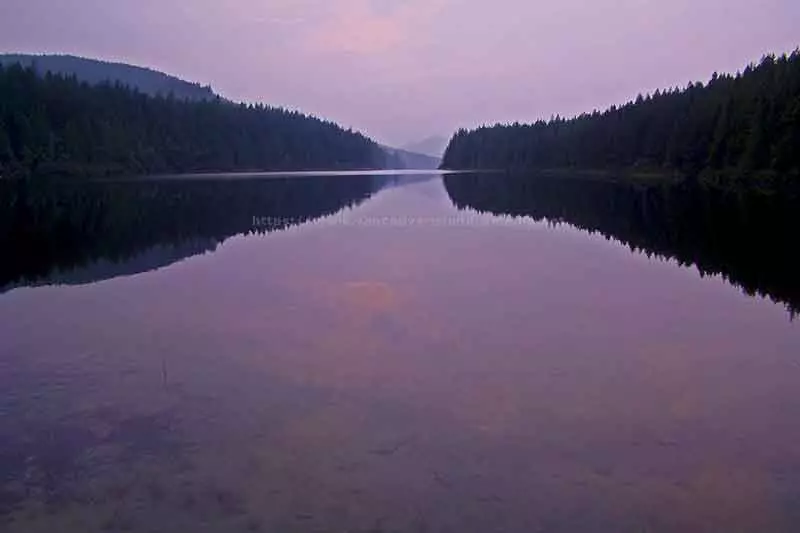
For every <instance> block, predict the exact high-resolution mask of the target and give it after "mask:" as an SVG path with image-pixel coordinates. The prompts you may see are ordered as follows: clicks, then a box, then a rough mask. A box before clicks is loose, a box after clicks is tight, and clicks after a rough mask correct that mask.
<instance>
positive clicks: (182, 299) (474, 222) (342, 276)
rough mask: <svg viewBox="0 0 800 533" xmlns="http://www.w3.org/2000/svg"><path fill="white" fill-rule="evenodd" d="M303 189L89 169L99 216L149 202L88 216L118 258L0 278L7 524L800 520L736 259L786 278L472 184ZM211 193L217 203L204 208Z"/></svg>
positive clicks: (323, 181) (794, 451) (787, 411)
mask: <svg viewBox="0 0 800 533" xmlns="http://www.w3.org/2000/svg"><path fill="white" fill-rule="evenodd" d="M494 178H495V181H494V182H493V187H503V185H502V183H503V182H502V181H499V180H502V179H503V178H501V177H494ZM483 179H489V178H488V177H487V178H483ZM292 180H293V181H291V182H290V181H289V180H280V179H276V178H272V179H269V180H264V181H260V180H234V181H220V180H217V181H215V180H208V179H205V180H185V181H182V182H181V181H176V180H171V181H170V180H166V181H163V182H162V181H159V180H148V181H146V182H139V183H137V182H130V183H127V184H119V183H118V184H111V185H105V184H94V185H92V184H89V185H75V186H74V187H75V188H76V190H78V189H80V191H78V192H75V191H73V193H74V194H75V195H77V196H76V197H79V198H82V199H83V200H81V201H75V202H74V205H75V206H80V207H75V208H74V209H87V210H88V211H89V212H95V211H91V208H90V207H87V206H92V205H99V206H102V205H106V204H105V203H104V202H112V205H113V202H114V200H113V198H115V197H118V198H121V199H124V198H129V197H130V195H135V196H136V197H137V198H140V199H141V198H149V200H148V201H143V200H140V201H139V202H138V203H136V204H133V205H137V206H139V207H137V209H140V210H141V212H142V213H144V215H142V216H141V217H140V218H141V220H142V221H143V222H142V223H141V225H140V226H138V230H137V229H134V230H129V228H131V227H134V225H131V224H121V225H120V227H122V228H128V229H126V231H127V233H122V234H119V233H114V232H113V231H112V229H113V228H114V227H115V225H114V223H113V222H114V219H113V216H112V217H111V218H109V219H92V220H103V222H101V223H99V225H98V226H97V228H96V230H92V231H93V233H92V234H93V235H95V236H99V237H98V239H99V240H101V241H104V244H103V249H102V250H98V249H96V248H86V249H83V248H80V246H79V243H78V242H77V241H78V240H79V239H73V240H72V241H69V240H67V239H66V238H65V239H62V241H61V252H63V253H61V255H59V254H58V253H54V255H55V256H58V257H59V261H60V262H56V261H55V260H54V259H53V258H50V259H48V260H49V261H51V262H52V263H53V264H59V265H61V267H60V270H59V271H58V272H49V273H43V272H42V269H41V268H40V269H38V271H37V274H36V275H35V276H34V275H32V273H33V270H31V268H32V267H31V265H33V264H40V263H36V262H35V261H34V260H33V259H31V260H30V261H29V262H28V263H27V265H28V273H29V274H31V275H30V276H29V279H27V280H26V279H25V278H22V279H17V281H16V282H15V283H14V284H13V285H10V287H11V286H13V287H16V288H11V289H10V290H7V291H6V292H4V293H3V294H0V413H2V420H3V423H2V424H0V442H2V443H3V445H2V448H0V524H2V526H3V529H4V530H5V531H9V532H14V533H16V532H22V531H25V532H31V531H54V530H58V531H81V532H92V531H123V530H127V531H165V532H166V531H283V532H293V531H296V532H306V531H337V532H341V531H354V532H355V531H386V532H389V531H420V532H421V531H429V532H433V531H436V532H440V531H441V532H445V531H453V532H456V531H458V532H481V533H482V532H488V531H508V532H535V531H547V532H574V531H594V532H609V533H610V532H615V533H616V532H634V531H636V532H640V531H658V532H701V531H725V532H754V531H770V532H784V531H785V532H790V531H794V530H795V527H796V524H798V523H800V483H798V479H800V477H798V476H799V475H800V448H798V446H797V444H796V443H797V442H800V427H799V426H798V425H797V423H796V421H797V420H798V417H799V416H800V392H798V389H797V383H798V382H799V381H800V364H798V359H797V356H798V354H800V326H798V324H797V323H796V322H793V321H791V319H790V314H789V313H788V312H787V310H786V306H787V305H789V306H790V307H791V305H792V304H793V303H796V301H794V300H793V294H795V293H793V292H792V291H791V290H783V291H782V292H781V290H779V289H786V287H785V285H781V284H780V283H771V282H770V280H769V279H767V280H766V281H764V279H765V278H764V277H763V276H762V277H761V278H758V280H757V282H755V281H753V279H756V278H754V277H752V276H749V275H743V274H741V273H742V272H744V273H745V274H749V273H750V271H749V270H747V269H746V268H743V269H740V270H737V269H736V268H734V266H731V267H730V268H728V267H726V268H727V271H725V272H722V274H724V275H726V276H727V277H729V278H731V279H732V280H733V281H738V282H739V283H744V282H745V281H744V280H745V279H746V280H748V281H749V282H753V283H754V284H756V285H758V284H759V283H761V285H759V286H764V287H771V288H776V287H777V288H779V289H775V290H776V291H777V292H776V293H775V294H772V295H771V296H773V298H775V299H776V300H780V301H782V302H783V303H774V302H773V301H771V300H770V299H768V298H764V297H759V296H755V297H754V296H748V295H746V294H744V293H743V292H742V290H741V289H739V288H737V287H735V286H733V285H732V284H731V283H729V282H727V281H725V280H724V279H723V278H722V277H721V276H719V275H716V276H710V277H702V276H701V275H700V274H699V272H698V269H697V268H696V267H693V266H680V265H679V264H678V263H677V262H676V261H674V260H666V259H660V258H656V257H648V256H647V255H645V254H644V253H641V252H631V251H630V250H629V249H628V248H627V247H626V246H624V245H622V244H621V243H620V242H615V241H609V240H606V239H605V238H604V237H602V236H601V235H599V234H597V233H595V234H590V233H587V232H584V231H582V230H579V229H576V228H575V227H573V226H570V225H566V224H561V225H557V226H555V225H553V224H551V223H548V222H547V221H545V220H542V221H535V220H534V219H533V218H530V217H522V218H511V217H508V216H504V215H501V214H497V215H493V214H488V213H480V212H478V211H477V210H476V209H477V208H478V207H482V206H478V207H475V206H471V207H470V206H468V205H467V204H468V203H469V201H468V200H469V198H470V197H479V196H480V195H479V194H478V195H476V194H474V192H475V191H479V190H480V185H481V183H482V182H481V178H472V177H469V176H460V175H453V176H448V177H446V178H443V177H441V176H440V175H437V174H432V175H423V176H412V177H409V176H405V177H397V178H394V179H391V180H388V181H387V179H386V178H385V177H370V176H341V177H332V176H325V177H316V178H315V177H298V178H292ZM330 180H349V181H347V182H344V181H338V182H336V183H337V185H335V186H334V185H332V183H333V182H331V181H330ZM345 183H346V184H347V185H344V184H345ZM82 187H90V188H91V187H96V188H97V189H96V190H91V191H89V192H84V191H83V189H81V188H82ZM105 187H108V189H106V188H105ZM324 187H338V188H336V189H330V190H329V189H324V190H325V191H326V194H317V195H314V194H311V192H312V191H321V190H323V189H322V188H324ZM620 187H622V186H620ZM581 190H582V191H589V190H591V189H581ZM224 191H227V192H225V194H226V196H225V197H224V202H223V204H224V205H226V206H228V209H227V210H226V213H227V216H222V215H220V216H218V217H209V216H206V213H205V211H204V210H206V209H214V206H215V205H216V203H215V202H212V201H210V200H209V201H208V202H205V200H204V199H206V198H209V199H215V198H219V195H220V194H221V193H222V192H224ZM259 191H260V192H259ZM332 191H338V192H336V194H334V193H333V192H332ZM261 192H263V194H264V196H263V197H264V198H267V197H269V198H282V200H281V201H280V202H275V203H274V204H265V203H259V201H258V199H259V198H261V196H259V194H260V193H261ZM301 192H302V194H300V193H301ZM30 194H33V193H32V192H31V193H30ZM587 194H588V193H587ZM598 194H599V193H598ZM615 194H616V193H615ZM84 195H85V196H84ZM509 197H510V198H514V199H515V202H516V203H515V204H514V206H515V211H514V212H515V214H519V212H520V211H525V210H531V211H535V210H536V209H544V208H546V206H545V207H544V208H543V207H542V205H529V204H527V203H526V202H528V201H531V200H529V199H526V197H523V196H519V195H517V194H514V195H510V196H509ZM536 197H537V198H538V197H540V198H542V200H541V202H545V201H546V198H547V197H546V196H545V195H543V194H540V195H538V196H536ZM609 197H610V196H609ZM60 198H72V197H71V196H60ZM331 198H336V199H337V202H338V205H334V203H332V200H330V199H331ZM532 198H533V197H532ZM615 198H624V196H621V195H620V196H615ZM326 199H328V200H326ZM190 200H191V201H190ZM65 201H66V200H65ZM486 201H487V204H492V200H486ZM148 202H149V203H148ZM162 202H163V203H162ZM184 202H185V204H184ZM496 202H497V203H495V204H492V205H493V206H494V208H496V209H493V210H496V211H502V209H503V208H504V205H505V204H503V203H500V202H499V200H496ZM41 203H42V202H40V203H39V204H41ZM39 204H37V205H39ZM120 205H129V202H127V201H125V202H123V201H122V200H120ZM183 205H191V206H194V207H193V209H194V210H184V209H183V207H182V206H183ZM456 205H460V206H461V207H462V210H459V209H458V208H457V207H456ZM558 205H559V206H561V207H559V208H558V209H559V210H560V212H561V213H562V217H564V218H566V219H567V220H566V221H569V217H570V213H569V209H568V208H567V207H564V206H569V205H571V204H570V203H569V202H568V201H564V200H562V202H561V203H559V204H558ZM615 205H616V207H615V209H617V210H620V209H626V205H625V204H624V203H620V201H619V200H617V203H616V204H615ZM650 205H651V213H654V214H652V216H653V217H654V218H653V219H652V220H650V224H649V226H647V227H648V228H649V231H650V232H651V234H652V235H659V234H660V235H665V234H668V233H669V232H668V231H667V230H666V229H665V228H666V226H664V225H659V221H660V219H659V218H658V216H659V213H658V211H657V209H656V208H655V207H652V206H657V205H660V204H658V203H656V202H651V204H650ZM670 205H674V202H672V203H671V204H670ZM163 206H169V208H168V209H167V208H165V207H163ZM339 209H341V210H339ZM509 210H510V208H509ZM96 212H103V211H102V209H98V210H97V211H96ZM111 212H114V213H119V212H120V211H119V210H115V211H111ZM157 213H160V216H161V217H163V219H162V218H158V219H157V220H156V214H157ZM114 216H139V215H128V214H122V215H114ZM318 217H321V218H318ZM77 219H80V217H77ZM86 220H89V219H88V218H87V219H86ZM148 221H150V222H148ZM248 221H252V222H248ZM661 222H662V223H663V221H661ZM146 224H152V226H153V228H156V227H157V226H158V227H160V228H161V230H160V232H159V231H157V230H156V229H152V230H151V229H148V227H149V226H148V227H145V225H146ZM248 224H250V226H248ZM253 224H255V226H256V227H253ZM264 225H267V226H268V227H264ZM76 227H83V226H80V225H76ZM87 227H89V226H87ZM109 228H111V229H109ZM659 228H661V229H660V230H659ZM265 229H268V230H271V231H269V232H266V233H264V230H265ZM273 230H274V231H273ZM64 231H66V230H64ZM76 231H78V230H76ZM87 231H88V230H87ZM65 235H67V233H65ZM69 235H72V234H71V233H69ZM114 235H117V236H118V238H112V236H114ZM119 235H122V236H121V237H119ZM29 238H30V237H29ZM654 238H655V237H654ZM719 239H720V241H719V242H724V238H723V236H720V237H719ZM12 242H13V241H12ZM68 246H74V247H75V248H74V249H75V250H78V251H81V250H82V251H81V252H80V253H79V252H78V251H75V252H74V253H73V252H71V253H70V254H67V253H66V252H65V250H66V249H67V247H68ZM720 248H721V247H720ZM662 253H663V251H662ZM81 254H83V256H86V257H90V258H92V259H91V260H89V261H88V262H86V264H85V265H84V266H75V265H73V266H72V267H68V266H65V265H69V264H70V260H69V257H73V256H75V257H81ZM114 257H116V258H117V259H114ZM36 259H37V261H39V260H41V261H44V259H42V258H36ZM700 259H701V258H699V257H698V261H699V260H700ZM706 264H708V263H707V262H706ZM765 268H766V270H764V271H762V272H761V274H764V273H765V272H766V273H767V274H768V273H769V272H770V270H769V267H765ZM45 270H46V269H45ZM779 271H780V268H779V267H776V272H779ZM3 281H4V282H7V281H8V280H6V279H4V280H3ZM52 282H58V283H61V285H48V284H47V283H52ZM762 282H763V283H762ZM26 285H41V286H26Z"/></svg>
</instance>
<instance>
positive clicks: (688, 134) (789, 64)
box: [442, 51, 800, 180]
mask: <svg viewBox="0 0 800 533" xmlns="http://www.w3.org/2000/svg"><path fill="white" fill-rule="evenodd" d="M798 147H800V51H795V52H794V53H792V54H791V55H782V56H779V57H775V56H767V57H765V58H764V59H763V60H762V61H761V62H760V64H758V65H750V66H748V67H747V68H746V69H745V70H744V72H742V73H739V74H737V75H736V76H729V75H718V74H714V75H713V76H712V78H711V80H710V82H709V83H708V84H707V85H703V84H701V83H690V84H689V85H688V86H687V87H686V88H685V89H682V90H678V89H672V90H667V91H664V92H661V91H656V93H655V94H653V95H646V96H639V97H638V98H636V100H635V101H633V102H629V103H627V104H625V105H623V106H622V107H616V106H614V107H612V108H611V109H609V110H607V111H605V112H603V113H600V112H598V111H594V112H592V113H590V114H583V115H580V116H579V117H576V118H573V119H571V120H565V119H562V118H560V117H557V118H555V119H552V120H550V121H548V122H545V121H539V122H536V123H534V124H512V125H496V126H491V127H481V128H478V129H476V130H474V131H467V130H460V131H458V132H457V133H456V134H455V136H454V137H453V138H452V140H451V141H450V145H449V146H448V148H447V151H446V153H445V156H444V159H443V163H442V166H443V167H444V168H450V169H494V170H530V169H539V170H543V169H585V170H590V169H591V170H595V169H597V170H609V169H614V170H620V169H626V170H627V171H631V170H634V171H637V170H638V171H640V172H645V171H649V172H652V171H656V172H659V173H665V172H667V173H677V174H680V175H683V176H687V175H690V176H695V175H698V174H701V173H703V174H704V176H705V177H707V178H709V179H712V178H718V179H726V180H729V179H731V178H733V177H737V178H738V177H745V178H746V179H752V178H753V177H756V176H758V177H762V178H763V177H769V176H773V177H774V176H787V175H788V176H797V175H798V174H800V150H798Z"/></svg>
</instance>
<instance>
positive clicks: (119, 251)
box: [0, 173, 391, 290]
mask: <svg viewBox="0 0 800 533" xmlns="http://www.w3.org/2000/svg"><path fill="white" fill-rule="evenodd" d="M389 179H391V178H390V177H389V176H383V175H381V176H375V175H369V174H364V173H357V174H352V173H351V174H346V175H344V176H338V175H337V176H327V177H325V178H319V177H314V176H305V175H302V176H289V177H281V176H277V177H270V178H269V179H265V178H260V177H259V176H248V177H247V179H230V178H228V177H226V176H204V177H197V178H191V179H190V178H181V179H170V178H168V177H167V178H163V179H152V180H126V181H93V182H85V181H63V180H61V181H37V180H30V181H3V182H0V249H2V250H6V251H7V253H6V260H4V261H3V262H2V263H0V290H2V289H3V288H6V289H8V288H13V287H15V286H19V285H47V284H75V283H88V282H92V281H100V280H103V279H109V278H113V277H117V276H122V275H132V274H135V273H140V272H146V271H149V270H154V269H156V268H160V267H163V266H166V265H169V264H172V263H174V262H176V261H179V260H181V259H183V258H186V257H190V256H192V255H197V254H202V253H205V252H208V251H213V250H214V249H215V248H216V246H217V245H218V244H219V243H220V242H222V241H224V240H225V239H227V238H229V237H231V236H233V235H237V234H246V233H255V232H260V233H265V232H271V231H278V230H282V229H286V228H287V227H290V226H292V225H297V224H302V223H304V222H307V221H309V220H313V219H315V218H319V217H323V216H325V215H330V214H331V213H334V212H336V211H338V210H340V209H343V208H346V207H352V206H354V205H357V204H358V203H360V202H362V201H364V200H365V199H366V198H368V197H369V196H370V195H371V194H372V193H373V192H374V191H375V190H377V189H379V188H380V187H381V186H382V185H383V183H384V181H386V180H389Z"/></svg>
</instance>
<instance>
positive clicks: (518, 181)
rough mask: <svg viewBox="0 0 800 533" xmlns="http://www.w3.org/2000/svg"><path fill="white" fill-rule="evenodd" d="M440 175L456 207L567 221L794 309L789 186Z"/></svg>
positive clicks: (797, 284)
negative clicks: (767, 189) (769, 189)
mask: <svg viewBox="0 0 800 533" xmlns="http://www.w3.org/2000/svg"><path fill="white" fill-rule="evenodd" d="M444 181H445V187H446V188H447V192H448V194H449V195H450V198H451V199H452V201H453V203H454V204H455V205H456V207H458V208H459V209H474V210H477V211H480V212H488V213H492V214H495V215H508V216H513V217H518V216H525V217H531V218H533V219H534V220H537V221H548V222H550V223H553V224H560V223H565V224H570V225H572V226H574V227H577V228H580V229H582V230H585V231H588V232H590V233H599V234H601V235H603V236H604V237H605V238H607V239H609V240H614V241H618V242H620V243H622V244H624V245H626V246H628V247H629V248H630V249H631V250H632V251H635V252H641V253H644V254H647V255H648V256H656V257H661V258H666V259H673V260H675V261H677V262H678V263H680V264H681V265H685V266H695V267H696V268H697V269H698V270H699V271H700V273H701V274H703V275H721V276H723V277H724V278H725V279H727V280H728V281H729V282H731V283H733V284H735V285H737V286H739V287H741V288H742V290H743V291H744V292H746V293H747V294H750V295H754V294H758V295H762V296H768V297H769V298H771V299H772V300H774V301H776V302H781V303H783V304H785V305H786V306H787V308H788V310H789V311H790V312H791V313H792V315H793V316H796V315H797V314H798V313H800V278H798V276H797V272H798V271H800V255H798V254H797V253H795V243H796V240H797V234H798V231H800V211H798V210H797V203H798V200H800V198H798V196H797V191H796V190H794V191H793V190H791V189H790V190H782V191H780V192H779V193H777V194H764V193H761V192H758V191H747V190H736V191H732V190H730V189H727V188H722V187H715V186H706V185H702V184H698V183H694V182H692V181H688V182H655V183H650V184H648V185H644V184H642V183H634V184H632V183H627V182H624V181H616V182H615V181H610V180H607V179H585V178H582V177H576V176H572V175H568V174H565V175H562V176H558V177H554V176H550V175H541V174H535V173H534V174H513V175H495V174H491V173H487V174H469V175H450V176H445V178H444Z"/></svg>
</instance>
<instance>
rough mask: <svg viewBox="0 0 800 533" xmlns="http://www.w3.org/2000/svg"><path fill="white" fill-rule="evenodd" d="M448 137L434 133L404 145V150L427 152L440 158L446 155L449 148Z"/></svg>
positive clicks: (426, 153)
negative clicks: (445, 152)
mask: <svg viewBox="0 0 800 533" xmlns="http://www.w3.org/2000/svg"><path fill="white" fill-rule="evenodd" d="M447 143H448V139H446V138H445V137H442V136H439V135H434V136H432V137H428V138H426V139H422V140H421V141H418V142H414V143H410V144H407V145H405V146H403V147H402V148H403V150H406V151H409V152H414V153H418V154H425V155H429V156H431V157H437V158H440V159H441V157H442V156H443V155H444V151H445V149H446V148H447Z"/></svg>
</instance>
